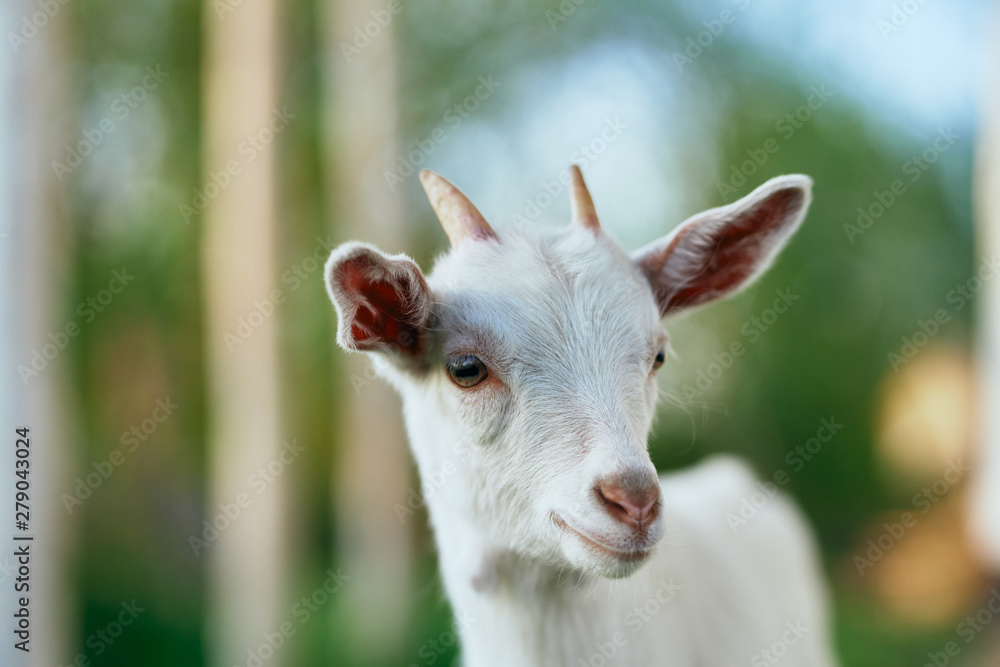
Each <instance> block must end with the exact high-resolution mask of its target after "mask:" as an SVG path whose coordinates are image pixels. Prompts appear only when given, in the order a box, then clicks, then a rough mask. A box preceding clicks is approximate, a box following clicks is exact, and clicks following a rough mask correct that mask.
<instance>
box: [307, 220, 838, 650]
mask: <svg viewBox="0 0 1000 667" xmlns="http://www.w3.org/2000/svg"><path fill="white" fill-rule="evenodd" d="M802 214H804V209H803V210H802V211H798V212H796V214H795V216H794V218H795V219H790V221H789V224H791V225H793V227H792V228H794V225H797V224H798V221H799V220H800V219H801V215H802ZM789 233H790V232H789ZM786 237H787V234H786V235H785V236H784V237H783V238H782V239H781V240H782V242H783V241H784V238H786ZM774 252H775V249H774V248H771V247H770V246H768V247H767V252H766V253H765V255H764V256H762V257H760V258H759V261H760V263H761V266H759V267H757V270H755V271H754V272H753V276H756V275H758V274H759V273H760V271H761V270H763V268H764V265H766V263H767V262H768V261H769V260H770V258H771V257H772V256H773V255H774ZM359 253H377V254H378V256H379V257H378V258H377V261H378V262H379V263H381V262H383V261H385V262H394V261H396V262H410V260H408V259H405V258H401V257H399V256H396V257H387V256H385V255H382V254H381V253H379V252H378V251H377V250H375V249H373V248H371V247H370V246H364V245H362V244H357V243H351V244H347V245H345V246H343V247H341V248H339V249H338V250H336V251H335V252H334V253H333V255H332V256H331V258H330V261H329V262H328V264H327V270H326V275H327V276H328V277H329V276H331V275H333V273H334V271H333V269H334V268H335V267H337V266H339V265H340V264H341V263H342V262H344V261H350V258H353V257H357V256H358V254H359ZM385 275H389V272H387V273H386V274H385ZM426 290H427V294H426V296H427V298H426V299H423V300H422V302H423V303H424V304H425V305H424V306H422V307H425V308H427V311H428V312H426V313H425V314H423V315H421V316H419V317H417V318H415V319H419V320H422V321H426V322H427V325H426V331H425V333H424V338H423V346H422V348H421V349H422V351H421V362H420V363H414V361H413V360H412V359H402V358H400V357H399V355H395V354H394V353H393V352H392V351H391V350H387V352H388V357H386V358H389V359H391V360H392V363H388V364H387V363H384V362H380V363H378V364H376V366H377V367H378V368H379V369H381V372H382V373H383V375H384V376H385V377H386V378H387V379H388V380H389V381H390V382H392V384H393V385H394V386H395V387H396V388H397V389H398V390H399V392H400V393H401V395H402V398H403V405H404V412H405V419H406V425H407V430H408V432H409V436H410V442H411V447H412V450H413V453H414V456H415V458H416V461H417V465H418V467H419V471H420V476H421V479H422V480H423V481H424V484H425V485H426V488H427V489H428V493H426V499H427V506H428V509H429V512H430V519H431V522H432V524H433V527H434V533H435V538H436V541H437V544H438V551H439V556H440V566H441V571H442V574H443V578H444V584H445V588H446V590H447V593H448V596H449V598H450V600H451V602H452V605H453V607H454V610H455V615H456V618H458V619H460V620H461V621H462V623H461V637H462V643H463V654H464V660H465V664H466V665H468V667H488V666H491V665H504V666H510V665H516V666H518V667H533V666H538V667H553V666H567V667H581V666H584V665H602V664H608V665H641V666H651V665H670V666H671V667H696V666H697V667H726V666H729V665H748V664H749V665H754V666H755V665H770V664H776V663H773V662H770V661H769V660H768V658H766V657H764V656H763V654H761V651H764V650H769V649H771V648H772V646H773V645H775V644H776V643H777V644H778V650H779V651H781V649H782V647H784V650H783V651H782V657H781V659H780V664H782V665H788V666H802V667H826V666H829V665H832V664H833V660H832V657H831V655H832V654H831V651H830V649H829V647H828V646H829V641H828V633H827V619H826V615H825V612H826V610H825V601H824V593H823V585H822V583H821V575H820V573H819V571H818V568H817V565H816V557H815V554H814V550H813V546H812V543H811V538H810V536H809V532H808V529H807V528H806V526H805V523H804V522H803V521H802V519H801V517H800V516H799V515H798V513H797V512H796V510H795V509H794V507H793V506H792V505H791V504H790V503H788V502H787V501H786V500H785V499H784V498H783V497H781V496H778V497H776V498H774V499H773V500H771V501H770V502H769V503H768V504H767V505H766V506H765V507H764V509H762V510H761V511H760V513H759V514H758V516H757V517H755V518H754V519H753V520H752V521H751V522H750V524H749V525H748V526H746V527H744V528H743V529H742V530H740V531H739V532H738V533H737V534H734V533H733V531H732V530H731V529H730V526H729V524H728V523H727V521H726V514H727V513H729V512H734V511H738V508H739V504H740V499H741V498H743V497H746V496H749V495H750V494H751V493H753V492H754V491H756V490H757V489H756V486H755V484H756V482H755V480H754V477H753V475H752V474H751V473H750V472H749V471H748V469H747V468H746V467H745V466H744V465H743V464H741V463H739V462H736V461H735V460H733V459H730V458H721V457H720V458H715V459H711V460H709V461H707V462H705V463H703V464H701V465H699V466H697V467H696V468H694V469H692V470H690V471H687V472H684V473H680V474H675V475H668V476H664V477H661V478H660V486H661V490H662V499H663V503H662V512H661V514H660V517H659V518H658V519H656V521H655V522H654V525H652V526H650V527H649V530H648V531H647V533H646V534H644V535H642V536H637V535H636V534H635V532H634V531H633V530H631V529H630V528H629V527H628V526H625V525H624V524H622V523H621V522H619V521H616V520H615V519H614V518H612V517H611V516H610V515H609V514H608V512H606V511H605V510H604V508H603V507H602V506H601V503H600V501H599V500H598V499H597V497H595V494H594V484H595V480H598V479H600V478H602V477H606V476H608V475H613V474H632V475H639V476H642V475H650V476H652V475H654V474H655V470H654V468H653V465H652V463H651V461H650V459H649V454H648V452H647V445H646V440H647V436H648V433H649V430H650V428H651V425H652V421H653V417H654V413H655V404H656V398H657V385H656V380H655V375H654V374H652V373H651V372H650V368H651V365H652V360H653V358H654V357H655V355H656V353H657V351H658V350H659V349H660V347H661V346H662V345H663V343H664V341H665V338H666V334H665V332H664V330H663V329H662V327H661V325H660V321H659V320H660V310H661V308H660V306H659V304H658V303H657V301H656V296H655V295H654V289H653V288H652V287H651V285H650V279H649V278H648V277H647V276H646V274H645V273H643V271H640V270H637V264H636V261H634V260H633V259H631V258H630V257H629V256H628V255H627V254H626V253H624V252H623V251H622V250H621V249H620V248H619V247H618V246H617V245H616V244H615V243H614V242H613V241H612V240H611V239H610V238H609V237H607V236H606V235H604V234H603V233H597V234H595V233H593V232H592V231H591V230H588V229H586V228H583V227H578V226H574V227H569V228H565V229H559V230H550V231H532V230H506V231H502V232H501V233H500V234H499V238H498V239H495V240H493V239H491V240H485V241H468V242H464V243H461V244H460V245H459V247H458V248H456V249H453V250H452V251H450V252H449V253H448V254H446V255H445V256H443V257H442V258H440V259H439V261H438V262H437V263H436V265H435V268H434V271H433V273H431V274H430V275H429V276H427V277H426ZM330 291H331V298H333V300H334V303H335V305H336V306H337V310H338V313H340V314H341V321H340V327H341V336H342V338H343V332H344V327H345V326H349V323H348V322H345V320H344V313H351V312H354V310H356V308H357V305H356V304H355V303H353V301H355V300H361V301H363V300H364V295H351V294H350V293H347V292H345V290H343V289H342V288H341V286H338V285H334V286H331V290H330ZM370 354H379V352H372V353H370ZM458 354H475V355H476V356H478V357H479V358H481V359H482V360H483V362H484V363H485V364H486V365H487V367H488V368H489V371H490V376H491V381H489V382H487V383H484V384H483V385H482V386H480V387H476V388H473V389H460V388H459V387H457V386H456V385H455V384H453V383H452V382H451V381H450V380H449V378H448V376H447V374H446V373H445V371H444V363H445V361H446V360H447V359H448V358H449V357H451V356H452V355H458ZM442 480H443V482H442ZM431 489H433V492H430V490H431ZM560 521H561V522H562V523H563V524H564V525H568V526H571V527H572V530H576V531H579V532H581V533H583V534H586V535H588V536H590V537H593V538H595V539H598V540H599V541H600V542H601V543H602V544H604V545H605V546H606V547H608V548H610V549H613V550H620V551H622V552H635V551H644V550H645V549H646V548H647V547H649V548H651V550H652V551H651V555H650V556H649V557H647V558H645V559H644V560H641V561H638V562H628V561H625V560H622V559H619V558H616V557H613V556H611V555H609V554H608V553H607V552H600V553H599V552H597V551H595V550H594V549H593V548H591V547H589V546H588V545H587V544H586V543H585V542H584V540H582V539H580V538H579V536H578V535H577V534H576V533H573V532H571V530H570V529H565V528H561V527H560V525H559V523H560ZM637 609H638V610H637ZM786 624H791V626H789V625H786ZM795 624H799V625H798V627H799V630H798V634H796V633H795V632H792V631H791V630H789V627H795ZM802 627H805V628H807V630H806V631H805V632H804V634H803V632H802V630H801V628H802ZM799 635H801V636H799ZM791 639H794V644H790V643H789V642H790V641H791ZM785 640H788V641H785ZM782 642H784V644H782ZM610 653H613V657H610V658H609V657H608V654H610ZM602 660H604V662H602Z"/></svg>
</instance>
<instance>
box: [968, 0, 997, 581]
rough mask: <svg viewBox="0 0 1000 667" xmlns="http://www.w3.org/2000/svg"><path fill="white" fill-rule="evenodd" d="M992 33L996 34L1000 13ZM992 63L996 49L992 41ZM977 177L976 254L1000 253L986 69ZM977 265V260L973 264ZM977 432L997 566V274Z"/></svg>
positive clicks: (982, 337) (990, 81) (983, 348)
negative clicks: (977, 238)
mask: <svg viewBox="0 0 1000 667" xmlns="http://www.w3.org/2000/svg"><path fill="white" fill-rule="evenodd" d="M994 15H995V18H994V25H993V33H994V35H995V36H997V37H1000V12H997V11H995V12H994ZM991 48H992V51H993V52H992V58H984V60H983V61H982V62H992V63H996V62H997V59H998V58H1000V47H998V46H997V41H996V40H994V41H993V42H992V44H991ZM983 71H984V73H985V74H984V79H983V96H982V99H983V102H982V107H981V115H980V119H981V123H982V125H981V126H980V134H979V146H978V151H977V153H978V154H977V164H976V175H975V186H974V187H975V213H976V218H977V223H978V232H979V251H980V252H979V255H981V256H985V257H988V258H992V257H994V256H995V255H1000V72H998V71H997V70H996V68H985V69H984V70H983ZM979 263H980V260H979V258H978V257H977V258H976V265H977V266H978V265H979ZM978 311H979V312H978V316H979V341H978V343H979V367H980V377H981V380H980V386H981V388H982V391H981V392H980V411H979V413H980V415H982V417H981V422H980V423H981V429H982V430H981V434H982V437H981V438H980V451H979V462H978V463H979V465H978V473H977V474H978V477H977V479H976V480H975V485H974V492H973V527H974V529H975V531H976V535H977V538H978V541H979V543H980V546H981V547H982V550H983V552H984V554H985V555H986V556H987V558H989V559H990V560H991V562H992V564H993V566H994V567H996V568H997V569H998V570H1000V277H994V279H993V280H988V281H984V287H983V291H982V297H981V300H980V302H979V308H978Z"/></svg>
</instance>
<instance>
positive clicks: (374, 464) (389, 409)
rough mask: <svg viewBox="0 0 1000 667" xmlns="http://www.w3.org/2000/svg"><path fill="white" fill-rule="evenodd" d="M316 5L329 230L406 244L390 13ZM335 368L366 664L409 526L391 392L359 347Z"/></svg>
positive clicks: (400, 621) (343, 552) (403, 450)
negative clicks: (396, 170) (400, 510)
mask: <svg viewBox="0 0 1000 667" xmlns="http://www.w3.org/2000/svg"><path fill="white" fill-rule="evenodd" d="M324 7H325V13H326V20H325V22H324V28H325V30H324V33H325V38H324V39H325V51H326V53H327V54H329V56H328V60H327V66H328V69H327V71H326V78H327V81H326V85H325V86H324V90H323V93H324V96H325V105H324V106H325V109H326V112H325V122H326V126H327V131H326V132H325V137H326V147H325V155H326V167H327V173H328V174H330V176H331V183H330V187H329V188H328V191H329V193H330V196H331V200H330V205H329V206H328V209H329V210H330V211H332V212H333V215H334V230H335V233H336V234H337V235H338V236H339V237H340V239H341V240H348V239H362V240H364V241H367V242H370V243H374V244H377V245H379V246H381V247H382V248H383V249H385V250H386V251H388V252H400V251H403V250H405V249H407V247H408V243H407V238H408V234H407V230H406V229H405V228H404V225H403V220H402V213H401V212H402V202H401V201H400V198H401V197H402V193H401V192H400V191H397V192H395V193H393V192H391V191H390V190H389V188H388V187H387V185H386V182H385V180H384V178H383V171H384V170H386V169H390V170H391V169H392V165H393V164H394V162H395V160H396V156H397V153H398V150H397V138H396V132H397V124H398V120H397V109H398V104H399V101H398V99H397V82H396V49H395V37H394V32H395V31H394V23H393V21H394V19H395V18H396V17H395V16H393V15H389V14H388V12H387V11H386V9H385V7H386V5H385V3H384V2H382V1H381V0H359V1H358V2H342V1H340V0H327V1H326V2H325V3H324ZM373 12H376V13H382V14H383V15H385V16H388V23H387V25H384V26H381V25H380V26H379V30H378V31H377V34H376V35H375V36H373V37H368V39H367V45H364V44H365V42H364V41H362V42H361V43H362V44H363V46H362V48H361V49H360V50H357V52H352V53H350V54H345V52H344V50H343V49H344V48H345V45H349V50H350V48H353V47H354V44H353V42H354V40H355V37H356V34H357V33H356V29H362V30H363V26H364V25H365V24H366V23H372V24H373V25H374V24H376V23H375V21H374V20H373ZM383 22H385V21H383ZM341 368H342V369H344V371H345V372H344V373H343V374H342V375H341V376H340V377H339V378H338V382H339V385H338V395H339V396H341V397H343V400H341V401H340V404H339V406H338V407H339V411H338V415H337V423H336V425H335V427H334V429H335V431H334V432H335V433H336V434H337V441H338V445H339V446H340V449H339V452H338V455H337V456H335V458H334V477H335V481H334V493H335V494H336V495H335V498H334V503H335V508H336V511H337V517H338V518H337V521H338V526H337V534H338V535H339V536H340V543H339V544H338V552H339V554H340V556H341V558H342V563H341V564H342V565H343V568H344V572H345V573H349V574H350V575H351V577H352V579H351V584H350V586H349V587H347V588H346V589H345V594H344V599H343V600H342V602H343V604H345V605H348V608H349V609H350V614H349V615H347V616H346V618H347V620H348V622H349V623H350V624H351V625H353V627H350V628H348V631H349V634H347V636H354V637H356V641H357V644H356V646H355V649H356V650H358V651H360V653H358V655H357V660H358V662H359V663H360V664H373V663H381V662H383V661H384V660H386V659H389V658H390V656H395V655H397V654H398V652H399V650H400V647H401V642H402V640H403V639H404V638H405V632H406V626H407V620H408V614H409V611H410V610H409V608H408V601H409V600H410V599H411V594H410V574H411V573H410V562H411V561H410V559H411V550H410V540H409V534H408V530H407V528H406V526H404V525H403V524H402V523H401V522H400V521H399V520H398V518H397V517H396V515H395V513H394V512H393V509H392V508H393V503H394V502H396V501H397V500H399V499H401V498H405V497H406V489H407V483H408V470H409V467H408V466H409V463H408V461H409V459H408V456H409V454H408V451H407V445H406V437H405V434H404V431H403V424H402V416H401V409H400V403H399V399H398V397H397V396H396V394H395V392H394V391H393V390H392V389H391V388H390V387H389V386H388V385H387V384H386V383H384V382H382V381H380V380H375V381H373V382H365V380H366V379H370V378H371V377H372V376H371V368H370V362H369V361H368V360H367V359H365V358H362V357H361V356H360V355H358V356H352V357H350V358H348V359H346V360H345V362H344V365H343V366H341ZM352 378H355V379H357V378H362V382H361V383H360V384H358V385H356V384H355V383H352Z"/></svg>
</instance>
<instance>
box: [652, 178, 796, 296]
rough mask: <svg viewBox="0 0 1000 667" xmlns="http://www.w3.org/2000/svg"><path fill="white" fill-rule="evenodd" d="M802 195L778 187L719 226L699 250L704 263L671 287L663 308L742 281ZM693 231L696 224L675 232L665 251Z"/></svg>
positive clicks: (675, 245) (717, 293) (722, 289)
mask: <svg viewBox="0 0 1000 667" xmlns="http://www.w3.org/2000/svg"><path fill="white" fill-rule="evenodd" d="M803 198H804V194H803V192H802V191H801V190H799V189H797V188H789V189H786V190H779V191H778V192H776V193H774V194H772V195H771V196H769V197H768V198H767V199H765V200H764V201H762V202H761V203H760V204H759V205H758V206H756V207H755V208H754V209H753V210H752V211H750V212H748V213H746V214H744V215H743V216H741V217H739V218H737V219H735V220H733V221H731V222H730V223H729V224H726V225H725V226H723V227H722V228H721V229H719V230H718V232H717V233H716V234H714V235H713V236H712V237H711V239H710V242H711V243H710V247H709V248H705V249H704V250H702V252H703V253H704V254H705V255H706V257H705V261H704V263H703V264H702V266H701V267H700V268H699V270H698V271H697V273H696V274H695V275H693V276H691V278H690V280H689V281H688V282H687V283H686V284H685V285H682V286H678V287H677V288H676V290H674V291H672V293H671V295H670V299H669V303H668V304H667V308H666V309H665V311H666V310H672V309H674V308H678V307H682V306H685V305H697V304H699V303H703V302H705V301H707V300H708V299H710V298H712V297H714V296H716V295H720V294H725V293H727V292H729V291H731V290H733V289H735V288H736V287H738V286H739V285H740V284H741V283H743V281H745V280H746V279H747V278H748V277H749V276H750V275H752V274H753V272H754V270H755V269H756V267H757V265H758V261H759V260H760V259H761V256H762V255H763V254H764V252H765V251H766V248H767V245H768V242H769V241H770V239H771V237H772V235H773V234H774V233H776V232H777V231H779V230H780V229H781V227H782V226H783V225H784V224H785V223H786V222H788V221H789V220H790V219H791V217H792V214H793V213H794V211H795V210H796V209H797V208H799V207H800V206H801V205H802V200H803ZM697 233H698V230H697V229H696V228H691V229H687V230H685V231H684V232H682V233H681V234H679V235H678V237H677V238H676V239H674V242H673V243H671V244H670V245H671V247H670V248H669V249H668V250H667V255H668V256H669V254H670V253H671V252H673V250H674V249H675V248H677V246H678V245H680V244H682V243H684V242H685V241H686V240H687V239H685V238H684V237H686V236H687V235H689V234H697ZM667 287H669V286H667Z"/></svg>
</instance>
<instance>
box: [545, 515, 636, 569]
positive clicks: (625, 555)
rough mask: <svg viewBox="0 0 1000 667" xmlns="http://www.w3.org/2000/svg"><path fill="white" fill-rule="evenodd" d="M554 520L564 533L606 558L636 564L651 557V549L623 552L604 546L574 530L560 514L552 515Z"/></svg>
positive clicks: (598, 541)
mask: <svg viewBox="0 0 1000 667" xmlns="http://www.w3.org/2000/svg"><path fill="white" fill-rule="evenodd" d="M552 520H553V521H554V522H555V524H556V525H557V526H559V528H560V529H562V530H563V531H564V532H566V533H568V534H570V535H575V536H576V537H578V538H579V539H580V540H582V541H583V543H584V544H585V545H586V546H587V547H588V548H589V549H591V550H592V551H597V552H599V553H600V554H602V555H605V556H611V557H613V558H615V559H616V560H620V561H623V562H626V563H632V562H635V561H640V560H644V559H645V558H647V557H648V556H649V554H650V552H651V551H652V549H651V548H650V549H634V550H629V551H622V550H621V549H616V548H614V547H610V546H608V545H607V544H604V543H603V542H601V541H600V540H597V539H595V538H593V537H591V536H590V535H587V534H586V533H584V532H583V531H581V530H578V529H577V528H574V527H573V526H571V525H569V523H567V522H566V520H565V519H563V518H562V517H561V516H559V515H558V514H555V513H553V514H552Z"/></svg>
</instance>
